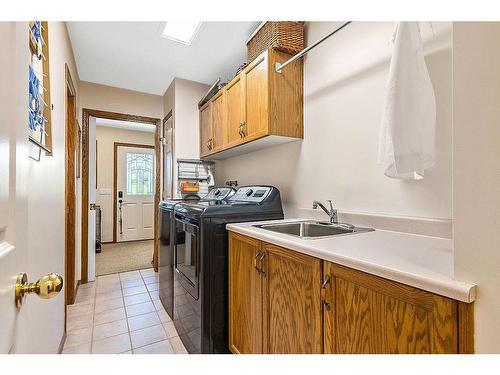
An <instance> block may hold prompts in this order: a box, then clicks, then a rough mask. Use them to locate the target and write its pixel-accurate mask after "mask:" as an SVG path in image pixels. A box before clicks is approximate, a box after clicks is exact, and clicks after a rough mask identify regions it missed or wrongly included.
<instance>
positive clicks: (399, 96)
mask: <svg viewBox="0 0 500 375" xmlns="http://www.w3.org/2000/svg"><path fill="white" fill-rule="evenodd" d="M435 128H436V99H435V96H434V89H433V87H432V82H431V79H430V77H429V72H428V71H427V66H426V65H425V59H424V52H423V48H422V40H421V38H420V32H419V28H418V22H399V23H398V24H397V25H396V30H395V38H394V50H393V54H392V58H391V66H390V69H389V80H388V81H387V86H386V93H385V104H384V114H383V117H382V127H381V130H380V138H379V150H378V164H381V165H382V166H383V167H384V174H385V175H386V176H388V177H393V178H401V179H411V180H418V179H421V178H423V176H424V170H425V169H428V168H430V167H432V166H433V165H434V154H435Z"/></svg>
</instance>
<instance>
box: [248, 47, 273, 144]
mask: <svg viewBox="0 0 500 375" xmlns="http://www.w3.org/2000/svg"><path fill="white" fill-rule="evenodd" d="M243 78H244V82H245V114H246V116H245V121H244V122H243V128H242V138H243V140H244V141H245V142H247V141H249V140H252V139H255V138H259V137H262V136H265V135H267V134H268V133H269V89H268V86H269V85H268V81H269V80H268V58H267V55H261V56H259V57H258V58H257V59H255V60H254V61H253V62H252V63H251V64H250V65H249V66H248V67H247V68H246V69H245V70H244V71H243Z"/></svg>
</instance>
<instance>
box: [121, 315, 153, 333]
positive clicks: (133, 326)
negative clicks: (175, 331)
mask: <svg viewBox="0 0 500 375" xmlns="http://www.w3.org/2000/svg"><path fill="white" fill-rule="evenodd" d="M127 321H128V326H129V329H130V331H131V332H132V331H136V330H138V329H141V328H146V327H151V326H154V325H158V324H160V323H161V322H160V319H159V318H158V315H157V314H156V312H153V313H149V314H143V315H137V316H133V317H131V318H127Z"/></svg>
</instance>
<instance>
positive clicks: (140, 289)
mask: <svg viewBox="0 0 500 375" xmlns="http://www.w3.org/2000/svg"><path fill="white" fill-rule="evenodd" d="M147 291H148V290H147V289H146V287H145V286H144V285H141V286H133V287H131V288H125V289H123V296H124V297H126V296H133V295H134V294H141V293H146V292H147Z"/></svg>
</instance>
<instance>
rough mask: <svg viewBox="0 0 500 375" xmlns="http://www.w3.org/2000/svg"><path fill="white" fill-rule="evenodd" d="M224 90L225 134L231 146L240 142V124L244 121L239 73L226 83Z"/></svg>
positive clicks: (241, 82) (242, 92)
mask: <svg viewBox="0 0 500 375" xmlns="http://www.w3.org/2000/svg"><path fill="white" fill-rule="evenodd" d="M224 89H225V90H226V99H227V100H226V103H227V104H226V113H227V117H226V119H227V122H226V136H227V145H228V147H231V146H232V145H235V144H237V143H239V142H240V140H241V137H240V134H239V130H240V124H241V123H242V122H243V121H245V109H244V105H245V102H244V91H243V89H244V88H243V81H242V79H241V74H240V75H238V76H237V77H236V78H235V79H233V80H232V81H231V82H229V83H228V84H227V86H226V87H225V88H224Z"/></svg>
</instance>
